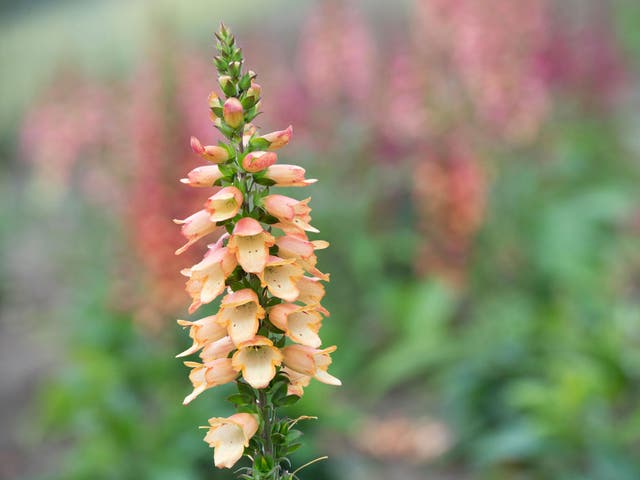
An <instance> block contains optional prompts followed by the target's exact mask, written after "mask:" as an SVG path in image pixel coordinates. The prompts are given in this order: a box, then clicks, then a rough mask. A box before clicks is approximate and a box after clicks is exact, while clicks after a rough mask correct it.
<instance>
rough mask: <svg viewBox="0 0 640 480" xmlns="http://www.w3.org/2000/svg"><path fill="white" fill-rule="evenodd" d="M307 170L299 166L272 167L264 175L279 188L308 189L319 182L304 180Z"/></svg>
mask: <svg viewBox="0 0 640 480" xmlns="http://www.w3.org/2000/svg"><path fill="white" fill-rule="evenodd" d="M304 174H305V170H304V168H302V167H299V166H297V165H272V166H270V167H269V168H267V171H266V172H265V173H264V176H265V178H268V179H269V180H273V181H274V182H276V186H278V187H306V186H307V185H311V184H312V183H316V182H317V181H318V180H316V179H315V178H310V179H308V180H306V179H305V178H304Z"/></svg>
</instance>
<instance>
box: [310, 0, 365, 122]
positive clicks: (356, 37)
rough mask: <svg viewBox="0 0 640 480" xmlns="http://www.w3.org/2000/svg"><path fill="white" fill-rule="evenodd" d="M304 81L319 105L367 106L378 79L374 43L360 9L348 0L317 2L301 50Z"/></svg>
mask: <svg viewBox="0 0 640 480" xmlns="http://www.w3.org/2000/svg"><path fill="white" fill-rule="evenodd" d="M298 64H299V67H300V76H301V78H302V84H303V86H304V87H305V90H306V92H307V95H308V96H309V97H310V99H311V100H313V101H314V102H315V103H316V104H317V106H319V107H324V108H332V107H333V108H336V107H340V103H337V104H336V103H335V102H336V100H338V101H341V100H342V101H346V102H347V103H348V104H349V105H351V106H352V107H356V108H357V109H366V106H367V105H368V103H369V102H370V100H371V98H372V94H373V89H374V80H375V47H374V42H373V38H372V36H371V33H370V31H369V28H368V26H367V24H366V22H365V19H364V18H363V16H362V13H361V11H360V10H359V9H357V8H354V7H353V5H350V4H349V3H348V2H340V1H329V2H321V3H319V4H318V7H317V9H316V10H314V11H313V12H311V13H310V14H309V15H308V17H307V21H306V23H305V25H304V26H303V29H302V35H301V39H300V45H299V51H298Z"/></svg>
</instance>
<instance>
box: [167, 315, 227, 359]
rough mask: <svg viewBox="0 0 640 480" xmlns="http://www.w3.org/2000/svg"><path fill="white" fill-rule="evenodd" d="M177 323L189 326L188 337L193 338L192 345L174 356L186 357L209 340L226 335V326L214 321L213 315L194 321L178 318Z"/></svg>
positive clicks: (212, 340)
mask: <svg viewBox="0 0 640 480" xmlns="http://www.w3.org/2000/svg"><path fill="white" fill-rule="evenodd" d="M178 325H180V326H181V327H191V328H190V329H189V337H191V338H192V339H193V345H191V347H189V348H188V349H186V350H185V351H184V352H182V353H179V354H178V355H176V357H186V356H187V355H191V354H192V353H195V352H197V351H198V350H200V349H201V348H202V347H204V346H205V345H207V344H209V343H210V342H215V341H216V340H220V339H221V338H223V337H225V336H226V335H227V330H226V328H224V327H222V326H220V324H219V323H218V322H216V316H215V315H210V316H208V317H204V318H201V319H200V320H197V321H195V322H189V321H187V320H178Z"/></svg>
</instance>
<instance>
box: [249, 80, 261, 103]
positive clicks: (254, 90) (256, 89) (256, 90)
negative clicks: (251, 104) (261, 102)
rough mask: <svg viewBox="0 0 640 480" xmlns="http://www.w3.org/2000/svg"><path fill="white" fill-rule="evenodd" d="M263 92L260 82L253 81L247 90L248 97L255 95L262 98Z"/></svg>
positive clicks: (256, 97)
mask: <svg viewBox="0 0 640 480" xmlns="http://www.w3.org/2000/svg"><path fill="white" fill-rule="evenodd" d="M261 93H262V87H261V86H260V84H259V83H256V82H251V86H250V87H249V89H248V90H247V97H254V98H255V99H258V98H260V94H261Z"/></svg>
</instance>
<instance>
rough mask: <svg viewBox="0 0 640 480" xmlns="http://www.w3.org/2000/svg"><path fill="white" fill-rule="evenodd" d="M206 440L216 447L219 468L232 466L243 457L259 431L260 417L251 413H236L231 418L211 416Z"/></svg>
mask: <svg viewBox="0 0 640 480" xmlns="http://www.w3.org/2000/svg"><path fill="white" fill-rule="evenodd" d="M209 425H210V426H209V431H208V432H207V434H206V435H205V437H204V441H205V442H207V443H208V444H209V446H210V447H212V448H213V449H214V454H213V461H214V463H215V465H216V467H218V468H231V467H233V466H234V465H235V464H236V462H237V461H238V460H240V458H241V457H242V454H243V453H244V449H245V448H246V447H248V446H249V440H251V438H252V437H253V436H254V435H255V434H256V432H257V431H258V426H259V423H258V419H257V418H256V416H255V415H251V414H250V413H236V414H235V415H231V416H230V417H229V418H210V419H209Z"/></svg>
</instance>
